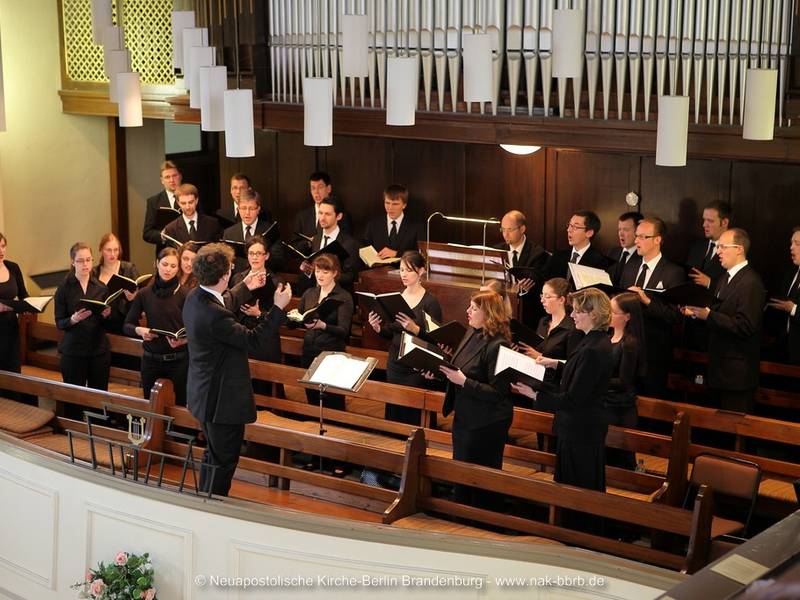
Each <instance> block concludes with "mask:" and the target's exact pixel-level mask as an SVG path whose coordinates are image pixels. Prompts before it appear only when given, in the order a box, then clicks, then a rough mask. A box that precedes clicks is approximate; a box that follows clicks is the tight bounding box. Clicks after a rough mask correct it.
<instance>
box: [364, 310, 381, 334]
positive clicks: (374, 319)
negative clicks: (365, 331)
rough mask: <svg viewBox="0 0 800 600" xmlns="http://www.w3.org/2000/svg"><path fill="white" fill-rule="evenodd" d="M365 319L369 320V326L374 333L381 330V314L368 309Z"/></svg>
mask: <svg viewBox="0 0 800 600" xmlns="http://www.w3.org/2000/svg"><path fill="white" fill-rule="evenodd" d="M367 320H368V321H369V324H370V326H371V327H372V328H373V329H374V330H375V333H380V332H381V316H380V315H379V314H378V313H376V312H375V311H374V310H371V311H369V314H368V315H367Z"/></svg>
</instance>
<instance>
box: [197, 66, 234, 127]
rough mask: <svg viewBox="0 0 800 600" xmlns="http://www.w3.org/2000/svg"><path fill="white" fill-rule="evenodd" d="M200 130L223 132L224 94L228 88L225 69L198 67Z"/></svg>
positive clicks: (226, 69)
mask: <svg viewBox="0 0 800 600" xmlns="http://www.w3.org/2000/svg"><path fill="white" fill-rule="evenodd" d="M198 70H199V71H200V129H201V130H202V131H225V100H224V92H225V90H226V89H227V88H228V68H227V67H224V66H223V67H200V69H198Z"/></svg>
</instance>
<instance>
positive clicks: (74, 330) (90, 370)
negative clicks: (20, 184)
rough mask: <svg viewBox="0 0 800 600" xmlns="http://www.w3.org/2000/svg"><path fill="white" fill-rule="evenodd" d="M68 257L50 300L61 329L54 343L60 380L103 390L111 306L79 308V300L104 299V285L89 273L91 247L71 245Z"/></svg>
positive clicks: (106, 368) (106, 379)
mask: <svg viewBox="0 0 800 600" xmlns="http://www.w3.org/2000/svg"><path fill="white" fill-rule="evenodd" d="M69 257H70V260H71V261H72V265H71V268H70V272H69V275H67V276H66V278H65V279H64V281H63V282H61V285H59V286H58V289H56V295H55V298H54V300H53V305H54V314H55V320H56V327H58V328H59V329H61V330H62V331H63V332H64V338H63V339H62V340H61V342H60V343H59V344H58V351H59V352H60V353H61V361H60V364H61V376H62V378H63V379H64V383H72V384H75V385H83V386H87V385H88V387H90V388H95V389H98V390H107V389H108V372H109V369H110V368H111V351H110V348H109V344H108V337H107V336H106V331H105V327H106V319H108V316H109V315H110V314H111V307H110V306H106V307H105V309H103V311H102V313H100V314H94V313H92V311H91V310H89V309H87V308H80V307H79V303H80V301H81V300H83V299H84V298H88V299H90V300H101V301H102V300H104V299H105V298H106V297H107V296H108V288H107V287H106V286H105V285H103V284H102V283H100V281H98V280H97V278H96V277H94V276H92V249H91V248H90V247H89V246H88V245H87V244H84V243H83V242H78V243H76V244H73V245H72V248H70V249H69Z"/></svg>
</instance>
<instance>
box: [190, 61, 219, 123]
mask: <svg viewBox="0 0 800 600" xmlns="http://www.w3.org/2000/svg"><path fill="white" fill-rule="evenodd" d="M215 50H216V48H214V46H192V47H191V48H189V55H190V56H191V58H190V59H189V62H190V64H191V71H190V72H189V73H187V74H186V78H187V79H188V80H189V83H190V84H191V87H189V86H188V85H187V86H186V87H187V88H189V108H200V68H201V67H213V66H214V64H215V60H214V58H215V52H214V51H215Z"/></svg>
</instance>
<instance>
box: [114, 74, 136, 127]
mask: <svg viewBox="0 0 800 600" xmlns="http://www.w3.org/2000/svg"><path fill="white" fill-rule="evenodd" d="M116 78H117V89H118V93H119V126H120V127H141V126H142V87H141V85H140V83H139V74H138V73H117V75H116Z"/></svg>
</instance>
